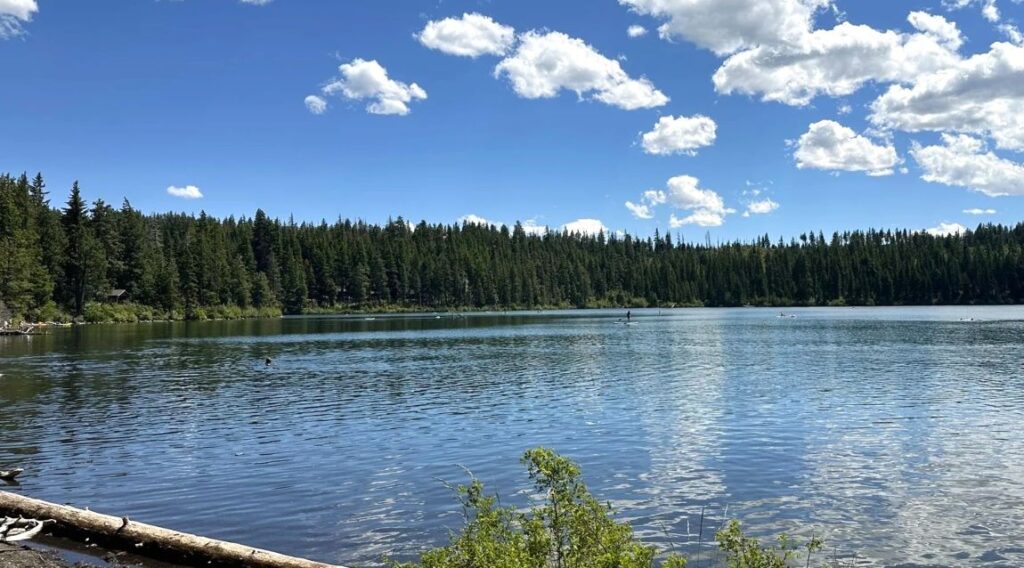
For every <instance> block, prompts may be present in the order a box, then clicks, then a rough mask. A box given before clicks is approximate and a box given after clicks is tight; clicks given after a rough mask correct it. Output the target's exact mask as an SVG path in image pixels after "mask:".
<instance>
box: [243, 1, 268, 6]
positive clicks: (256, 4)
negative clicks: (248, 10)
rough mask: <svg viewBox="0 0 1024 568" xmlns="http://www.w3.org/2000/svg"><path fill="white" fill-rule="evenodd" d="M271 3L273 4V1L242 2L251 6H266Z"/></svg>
mask: <svg viewBox="0 0 1024 568" xmlns="http://www.w3.org/2000/svg"><path fill="white" fill-rule="evenodd" d="M271 2H273V0H242V4H250V5H252V6H266V5H267V4H270V3H271Z"/></svg>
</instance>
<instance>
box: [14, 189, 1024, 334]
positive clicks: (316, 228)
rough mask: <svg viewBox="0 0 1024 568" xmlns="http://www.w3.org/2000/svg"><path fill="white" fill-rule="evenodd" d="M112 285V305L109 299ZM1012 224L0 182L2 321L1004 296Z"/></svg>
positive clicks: (1017, 293) (1022, 295)
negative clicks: (667, 218)
mask: <svg viewBox="0 0 1024 568" xmlns="http://www.w3.org/2000/svg"><path fill="white" fill-rule="evenodd" d="M114 290H117V291H119V292H120V291H123V293H121V295H120V296H118V297H116V298H115V297H114V296H113V295H112V294H111V292H112V291H114ZM1022 301H1024V224H1018V225H1016V226H1014V227H1006V226H1001V225H988V224H987V225H981V226H979V227H977V228H976V229H974V230H972V231H968V232H966V233H965V234H959V235H950V236H932V235H929V234H926V233H923V232H919V231H911V230H896V231H893V230H865V231H852V232H844V233H836V234H833V235H831V236H830V237H828V238H826V237H825V236H824V235H823V234H821V233H820V232H819V233H817V234H815V233H813V232H810V233H805V234H802V235H800V236H799V237H798V238H793V239H791V240H789V241H785V240H783V239H779V240H777V241H773V240H771V239H770V238H769V237H768V236H767V235H766V236H763V237H760V238H758V239H755V240H754V241H752V242H728V243H719V244H711V243H709V242H704V243H693V242H685V241H682V240H679V239H676V240H673V239H672V237H671V235H669V234H666V235H664V236H661V235H659V234H658V233H657V232H655V234H654V235H653V236H650V237H646V238H637V237H634V236H630V235H624V236H619V235H615V234H608V235H605V234H600V235H583V234H570V233H566V232H558V231H549V232H547V233H545V234H528V233H527V232H526V231H525V230H524V229H523V227H522V226H521V225H519V224H516V225H515V226H512V227H508V226H502V227H495V226H483V225H474V224H462V225H457V224H456V225H444V224H428V223H426V222H420V223H419V224H417V225H412V224H411V223H408V222H407V221H406V220H404V219H401V218H398V219H394V220H391V221H389V222H388V223H387V224H385V225H383V226H381V225H373V224H367V223H364V222H361V221H350V220H341V219H339V220H337V221H335V222H333V223H328V222H326V221H322V222H320V223H305V222H304V223H296V222H295V221H294V220H289V221H286V222H285V221H281V220H279V219H272V218H270V217H268V216H267V215H266V214H265V213H264V212H263V211H262V210H257V211H256V212H255V214H254V216H253V217H252V218H248V217H241V218H238V219H236V218H234V217H228V218H226V219H216V218H213V217H210V216H208V215H206V214H205V213H201V214H200V215H198V216H195V215H186V214H180V213H163V214H144V213H142V212H140V211H138V210H136V209H134V208H133V207H132V206H131V204H130V203H129V202H128V200H127V199H125V200H124V202H123V203H122V204H121V205H120V207H114V206H111V205H110V204H108V203H105V202H103V201H102V200H95V201H93V202H92V203H91V204H90V203H87V202H86V201H85V198H84V197H83V196H82V192H81V190H80V189H79V187H78V183H77V182H76V183H75V184H74V186H73V187H72V188H71V189H70V193H69V195H68V197H67V199H66V201H63V202H61V203H56V204H51V196H50V194H49V193H48V191H47V187H46V184H45V182H44V179H43V177H42V175H37V176H35V177H34V178H31V179H30V178H29V177H28V176H27V175H25V174H22V175H21V176H12V175H0V313H4V314H6V318H7V319H11V318H13V320H14V321H19V320H22V319H23V320H28V321H67V320H70V319H72V318H77V319H79V320H84V321H137V320H145V319H207V318H236V317H257V316H273V315H280V314H281V313H285V314H299V313H319V312H346V311H392V310H417V309H422V310H461V309H484V308H493V309H525V308H563V307H565V308H570V307H612V306H623V307H625V306H630V307H642V306H662V307H674V306H745V305H756V306H794V305H795V306H820V305H934V304H1013V303H1021V302H1022Z"/></svg>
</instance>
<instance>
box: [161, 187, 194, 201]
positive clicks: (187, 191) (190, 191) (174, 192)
mask: <svg viewBox="0 0 1024 568" xmlns="http://www.w3.org/2000/svg"><path fill="white" fill-rule="evenodd" d="M167 195H170V196H173V197H180V198H182V199H202V198H203V192H201V191H199V188H198V187H196V186H194V185H186V186H185V187H177V186H173V185H172V186H170V187H168V188H167Z"/></svg>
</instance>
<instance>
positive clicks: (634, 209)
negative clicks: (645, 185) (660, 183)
mask: <svg viewBox="0 0 1024 568" xmlns="http://www.w3.org/2000/svg"><path fill="white" fill-rule="evenodd" d="M667 199H668V197H667V196H666V195H665V192H664V191H661V190H659V189H651V190H648V191H645V192H644V194H643V196H642V197H641V198H640V202H639V203H633V202H632V201H627V202H626V209H629V212H630V213H632V214H633V217H635V218H637V219H653V218H654V208H655V207H657V206H658V205H661V204H663V203H665V201H666V200H667Z"/></svg>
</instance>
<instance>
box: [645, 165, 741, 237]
mask: <svg viewBox="0 0 1024 568" xmlns="http://www.w3.org/2000/svg"><path fill="white" fill-rule="evenodd" d="M663 204H665V205H668V206H669V207H672V208H673V209H678V210H682V211H687V212H689V215H687V216H685V217H682V218H680V217H677V216H676V215H675V214H674V213H673V214H672V215H671V216H670V218H669V223H670V225H671V226H672V227H673V228H678V227H682V226H683V225H699V226H701V227H718V226H720V225H722V224H723V223H724V222H725V217H726V216H727V215H730V214H732V213H735V212H736V210H735V209H730V208H728V207H726V206H725V202H724V200H723V199H722V196H721V195H719V194H718V193H716V192H715V191H713V190H710V189H703V188H701V187H700V180H699V179H697V178H695V177H693V176H687V175H682V176H676V177H673V178H671V179H669V180H668V182H667V184H666V188H665V189H664V190H660V189H651V190H648V191H645V192H644V194H643V196H642V197H641V198H640V201H639V203H633V202H631V201H627V202H626V208H627V209H629V210H630V211H631V212H632V213H633V216H634V217H636V218H638V219H651V218H653V217H654V209H655V207H657V206H658V205H663Z"/></svg>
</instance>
